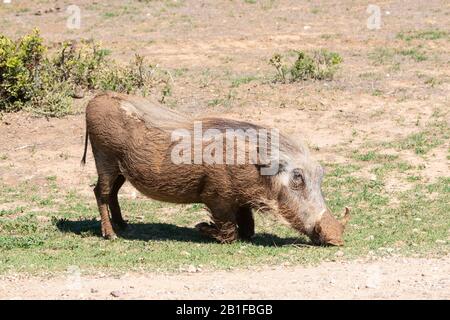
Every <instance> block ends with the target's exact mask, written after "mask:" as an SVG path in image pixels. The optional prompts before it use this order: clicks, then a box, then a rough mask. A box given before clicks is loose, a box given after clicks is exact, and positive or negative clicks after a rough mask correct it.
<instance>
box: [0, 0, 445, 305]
mask: <svg viewBox="0 0 450 320" xmlns="http://www.w3.org/2000/svg"><path fill="white" fill-rule="evenodd" d="M13 2H14V1H13ZM74 2H77V3H78V5H80V6H81V8H82V9H83V10H84V12H85V15H84V16H83V20H82V26H83V27H82V29H81V30H67V29H64V24H65V19H66V16H65V14H64V10H62V11H61V12H54V13H49V14H42V15H35V13H36V12H37V11H38V10H44V9H45V8H46V7H54V6H55V3H57V4H58V5H59V6H61V7H63V8H65V5H66V2H64V1H54V2H52V1H47V2H45V3H44V4H39V3H38V1H36V2H35V1H21V3H20V8H26V10H25V9H23V10H22V11H21V10H17V12H16V11H8V12H6V13H5V15H4V16H3V17H4V21H3V22H2V24H3V27H2V28H3V29H4V30H5V33H7V34H9V35H10V36H17V35H21V34H23V33H25V32H28V31H29V26H31V25H33V26H39V28H40V29H41V31H42V35H43V36H44V38H45V39H48V40H49V41H52V42H57V41H61V40H64V39H67V38H74V39H79V38H90V37H93V38H95V39H97V40H102V41H103V43H104V44H105V45H107V46H108V47H109V48H111V49H112V52H113V55H115V57H116V58H117V59H123V60H124V61H128V60H130V57H131V56H132V55H133V54H134V52H139V53H140V54H143V55H145V56H147V57H148V58H149V59H150V60H151V61H154V62H155V63H157V64H158V65H160V66H162V67H164V68H167V69H170V70H172V73H173V74H174V83H173V93H172V96H171V97H169V98H168V104H169V105H170V106H171V107H176V108H177V109H179V110H180V111H182V112H186V113H188V114H191V115H197V114H202V115H205V114H207V115H216V116H217V115H219V116H227V117H230V118H236V119H244V120H250V121H254V122H257V123H261V124H266V125H272V126H277V127H279V128H280V129H282V130H283V131H285V132H287V133H288V134H298V135H299V136H301V137H302V138H303V139H304V140H306V141H307V143H308V144H309V145H310V146H312V147H313V148H314V150H315V151H314V153H315V155H316V157H317V158H318V159H319V160H321V161H325V162H329V163H330V162H339V163H346V162H349V161H350V160H349V157H348V154H349V153H350V152H351V150H355V149H357V148H358V147H359V146H360V145H363V144H364V143H366V142H367V141H370V142H378V143H380V142H388V141H392V140H394V139H398V138H402V137H405V136H407V135H408V134H410V133H414V132H419V131H420V130H422V129H423V128H425V126H426V124H427V123H428V122H430V121H432V118H433V114H435V113H436V110H440V112H442V111H448V110H449V106H450V104H449V99H448V97H449V95H448V93H449V92H450V81H449V79H450V68H449V65H448V62H447V63H446V62H445V61H448V53H449V51H450V47H449V46H450V44H449V42H448V41H441V42H439V43H435V42H426V43H424V44H423V45H424V46H425V47H424V49H425V50H427V55H428V56H429V58H428V60H426V61H423V62H420V64H419V63H417V62H414V61H413V60H411V59H408V58H402V61H401V66H400V70H395V71H393V70H391V67H392V66H390V65H389V64H388V65H386V64H385V65H377V64H373V63H372V62H371V60H370V59H369V58H368V55H369V53H370V52H371V51H372V50H374V49H375V48H377V47H394V48H395V47H398V46H399V45H405V44H404V43H400V40H397V39H396V34H397V33H398V32H401V31H405V30H422V29H440V30H450V24H449V23H450V19H449V14H450V4H449V3H448V1H438V0H432V1H426V2H423V1H387V0H384V1H377V4H378V5H379V6H381V8H382V14H383V15H382V21H383V25H382V28H381V29H380V30H376V31H370V30H367V28H366V19H367V16H368V15H367V13H366V12H365V10H366V8H367V5H368V4H369V3H372V2H368V1H362V2H358V4H355V2H354V1H321V2H320V3H317V4H313V2H306V1H261V2H257V3H256V4H250V3H247V2H245V1H225V0H224V1H179V3H178V4H174V3H172V4H171V5H167V3H171V2H170V1H166V2H164V1H161V2H156V3H155V4H152V5H150V4H149V5H147V6H145V7H142V5H141V6H140V7H139V8H140V9H136V10H137V11H133V13H131V14H130V13H124V14H119V15H117V16H113V17H110V16H111V15H105V14H106V13H108V12H115V10H119V11H120V10H123V9H122V7H121V5H122V2H123V1H108V4H106V2H105V3H102V2H99V3H96V4H94V5H91V4H90V3H91V1H74ZM126 3H128V2H126ZM314 3H315V2H314ZM133 10H134V9H133ZM2 14H3V13H2ZM130 17H131V18H130ZM5 26H9V28H6V27H5ZM11 26H14V27H11ZM409 46H413V45H409V44H406V45H405V47H409ZM414 46H416V44H414ZM319 47H326V48H328V49H330V50H334V51H337V52H340V53H341V55H342V56H343V57H344V61H345V63H344V64H343V66H342V69H341V71H340V73H339V74H338V75H337V77H336V79H335V80H334V81H333V82H329V83H328V82H326V83H322V82H313V83H304V84H274V83H270V82H268V81H263V80H258V81H252V82H249V83H244V84H242V85H240V86H238V87H232V85H231V82H232V80H233V79H235V78H236V77H242V76H245V75H251V76H255V77H261V78H262V79H263V78H265V77H269V76H271V75H273V70H272V69H271V67H269V66H268V64H267V61H268V59H269V58H270V57H271V56H272V55H273V54H274V53H275V52H286V50H289V49H314V48H319ZM438 66H439V67H438ZM443 66H444V67H443ZM445 66H446V67H445ZM177 70H183V71H182V72H181V71H180V72H179V75H176V74H177V72H176V71H177ZM365 77H369V80H367V79H366V78H365ZM427 79H436V83H438V84H437V85H435V86H434V85H433V86H430V85H428V84H427V83H428V82H427V81H426V80H427ZM90 97H92V93H87V96H86V98H85V99H83V100H77V101H76V104H77V108H78V110H81V111H80V113H79V114H76V115H73V116H68V117H65V118H63V119H43V118H34V117H33V116H32V115H29V114H26V113H15V114H6V115H4V116H3V118H2V120H1V124H0V136H1V137H2V141H1V142H0V155H1V156H3V157H4V159H5V160H2V161H1V162H0V177H1V181H2V183H4V184H6V185H17V184H19V183H20V182H23V181H29V182H31V183H33V184H45V183H47V180H46V177H49V176H57V178H58V183H60V184H62V185H65V186H67V189H76V190H77V192H79V193H81V194H86V195H91V193H92V191H91V187H90V186H89V184H91V183H92V182H93V181H95V168H94V163H93V158H92V154H89V155H88V162H87V163H88V164H87V166H86V167H85V168H84V169H82V168H81V167H80V165H79V161H80V158H81V153H82V149H83V141H84V130H85V129H84V114H83V108H84V106H85V104H86V102H87V100H88V99H89V98H90ZM446 121H448V118H447V119H446ZM398 154H399V156H400V158H401V159H405V160H407V161H409V162H411V163H414V164H415V165H421V164H422V165H423V166H425V168H424V170H423V172H422V174H423V176H424V179H425V181H433V180H434V179H436V178H437V177H442V176H448V175H449V165H448V156H446V155H447V154H448V143H446V144H445V145H444V146H440V147H439V148H437V149H436V150H434V151H433V154H432V155H431V156H429V157H426V158H424V157H420V156H418V155H416V154H414V153H413V152H411V151H410V150H404V151H401V152H399V153H398ZM360 174H364V172H361V173H360ZM402 183H403V185H402ZM402 183H399V182H398V181H397V180H395V177H392V179H391V183H390V184H389V183H388V185H387V187H389V186H390V187H391V188H394V189H396V188H397V189H399V188H400V189H401V188H404V189H407V188H408V184H407V183H406V182H402ZM132 193H133V189H132V188H131V187H130V186H127V187H126V188H125V190H123V191H122V194H132ZM138 197H139V195H138ZM0 205H1V204H0ZM2 209H4V208H2ZM449 274H450V258H449V257H445V258H441V259H422V258H401V257H398V258H389V259H379V260H375V261H353V262H345V261H344V262H325V263H322V264H320V265H319V266H315V267H303V266H295V267H282V266H280V267H276V268H269V267H263V268H260V269H255V270H253V269H249V270H235V271H215V272H210V271H208V272H195V273H174V274H151V273H150V274H137V273H129V274H128V273H122V274H119V275H110V274H106V275H86V276H85V275H83V274H81V276H80V278H79V279H80V282H79V285H80V287H77V286H78V285H77V284H76V283H75V288H74V287H73V286H74V282H73V281H72V280H68V276H67V275H66V274H61V275H56V276H55V277H54V276H52V277H44V276H27V275H22V274H8V275H5V276H3V277H1V278H0V299H11V298H24V299H30V298H34V299H46V298H50V299H68V298H81V299H99V298H111V299H115V298H118V299H132V298H144V299H164V298H168V299H180V298H189V299H199V298H204V299H216V298H223V299H245V298H251V299H261V298H262V299H269V298H286V299H298V298H299V299H314V298H319V299H327V298H332V299H340V298H355V299H363V298H370V299H372V298H373V299H385V298H394V299H400V298H406V299H414V298H427V299H430V298H438V299H449V298H450V279H449ZM71 281H72V282H71ZM112 292H113V295H115V296H117V297H114V296H113V295H112V294H111V293H112Z"/></svg>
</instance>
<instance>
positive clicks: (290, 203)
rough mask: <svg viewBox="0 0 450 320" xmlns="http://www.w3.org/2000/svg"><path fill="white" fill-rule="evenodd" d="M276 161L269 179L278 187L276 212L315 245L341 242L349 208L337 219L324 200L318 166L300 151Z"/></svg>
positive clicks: (322, 171) (320, 168) (341, 243)
mask: <svg viewBox="0 0 450 320" xmlns="http://www.w3.org/2000/svg"><path fill="white" fill-rule="evenodd" d="M289 158H290V159H287V160H286V159H285V160H281V161H280V167H279V171H278V174H277V175H276V176H274V179H273V182H274V183H275V185H274V186H275V189H276V190H277V191H278V192H277V194H278V199H277V200H278V201H277V202H278V208H279V213H280V214H281V215H282V216H283V217H284V218H285V219H286V220H287V221H288V222H289V223H290V224H291V225H292V226H293V227H294V228H295V229H297V230H298V231H300V232H302V233H304V234H306V235H308V237H309V238H310V239H311V241H312V242H313V243H314V244H317V245H335V246H341V245H343V244H344V241H343V233H344V229H345V225H346V224H347V222H348V220H349V219H350V214H349V209H348V208H346V212H345V215H344V217H343V218H342V220H341V221H339V220H337V219H336V218H335V217H334V216H333V215H332V214H331V211H330V210H329V209H328V207H327V206H326V204H325V200H324V197H323V194H322V189H321V184H322V178H323V176H324V170H323V168H322V166H321V165H320V164H319V163H318V162H316V161H314V160H313V159H311V158H310V157H309V156H308V155H307V153H306V154H305V153H302V154H301V155H300V156H298V157H296V159H295V160H292V158H291V157H289Z"/></svg>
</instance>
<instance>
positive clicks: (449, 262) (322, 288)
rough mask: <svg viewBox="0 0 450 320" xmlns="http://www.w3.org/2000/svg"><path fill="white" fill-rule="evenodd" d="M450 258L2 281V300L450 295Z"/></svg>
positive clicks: (24, 278)
mask: <svg viewBox="0 0 450 320" xmlns="http://www.w3.org/2000/svg"><path fill="white" fill-rule="evenodd" d="M449 274H450V258H449V257H446V258H443V259H440V260H436V259H414V258H390V259H388V260H381V261H371V262H358V261H354V262H329V263H324V264H321V265H320V266H316V267H288V268H287V267H276V268H267V267H264V268H259V269H253V270H235V271H216V272H195V273H182V274H133V273H130V274H129V273H125V274H120V275H117V276H107V275H97V276H84V275H83V274H82V273H80V274H75V275H74V274H73V273H72V274H70V273H68V274H66V275H61V276H58V277H56V278H53V277H48V278H35V277H34V278H28V277H21V276H20V275H15V276H9V277H4V278H3V279H2V280H0V298H2V299H450V291H449V288H450V279H449V277H448V275H449Z"/></svg>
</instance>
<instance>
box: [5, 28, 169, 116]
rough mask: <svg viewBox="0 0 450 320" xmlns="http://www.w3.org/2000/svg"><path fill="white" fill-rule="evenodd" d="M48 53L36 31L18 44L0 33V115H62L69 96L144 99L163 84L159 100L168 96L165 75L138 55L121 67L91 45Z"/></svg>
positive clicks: (64, 46)
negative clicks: (91, 93) (109, 94)
mask: <svg viewBox="0 0 450 320" xmlns="http://www.w3.org/2000/svg"><path fill="white" fill-rule="evenodd" d="M49 51H50V50H49V48H48V47H46V46H45V45H44V44H43V39H42V38H41V36H40V34H39V31H38V30H34V31H33V32H32V33H31V34H29V35H26V36H24V37H23V38H21V39H19V40H18V41H13V40H11V39H8V38H7V37H5V36H3V35H0V112H8V111H16V110H21V109H24V110H29V111H32V112H34V113H37V114H40V115H45V116H57V117H58V116H62V115H65V114H68V113H71V112H72V97H74V96H75V95H76V93H77V92H79V91H86V90H112V91H118V92H125V93H139V94H142V95H146V94H148V93H149V92H150V91H151V89H152V88H154V87H156V86H158V85H161V84H162V85H163V89H162V90H163V97H164V96H165V95H167V91H168V90H169V92H170V84H169V78H168V75H167V73H164V72H160V71H159V70H157V68H156V67H155V66H153V65H146V64H145V63H144V58H143V57H141V56H139V55H136V57H135V60H134V61H133V62H131V63H129V64H128V65H127V66H121V65H119V64H117V63H116V62H115V61H114V60H112V59H110V58H109V51H108V50H105V49H102V48H101V47H100V46H99V45H98V44H97V43H95V42H93V41H81V42H79V43H75V42H64V43H62V44H60V45H59V46H57V47H56V48H55V49H53V50H52V53H51V54H49V53H48V52H49ZM168 88H169V89H168Z"/></svg>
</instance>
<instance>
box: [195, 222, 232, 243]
mask: <svg viewBox="0 0 450 320" xmlns="http://www.w3.org/2000/svg"><path fill="white" fill-rule="evenodd" d="M195 228H196V229H197V230H198V231H199V232H200V233H201V234H202V235H204V236H206V237H209V238H213V239H216V240H217V241H219V242H220V243H231V242H233V241H235V240H236V239H237V237H238V235H237V228H236V225H235V224H234V223H232V222H229V223H228V222H227V223H222V224H221V226H220V228H219V227H218V226H217V225H216V224H214V223H207V222H201V223H199V224H197V225H196V226H195Z"/></svg>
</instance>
